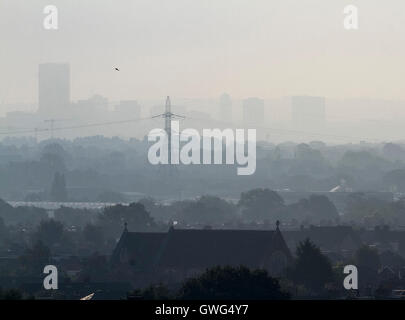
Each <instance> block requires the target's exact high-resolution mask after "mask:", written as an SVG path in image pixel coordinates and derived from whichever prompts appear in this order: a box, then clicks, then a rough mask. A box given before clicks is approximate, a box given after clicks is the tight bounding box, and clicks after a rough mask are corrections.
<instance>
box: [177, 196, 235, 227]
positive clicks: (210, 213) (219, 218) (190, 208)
mask: <svg viewBox="0 0 405 320" xmlns="http://www.w3.org/2000/svg"><path fill="white" fill-rule="evenodd" d="M234 217H235V206H234V205H232V204H231V203H229V202H227V201H225V200H223V199H221V198H218V197H214V196H202V197H200V198H199V199H198V200H196V201H190V202H188V203H187V205H186V206H184V207H183V208H182V209H181V211H180V212H179V213H178V214H177V216H176V218H177V219H178V220H180V221H182V222H186V223H201V224H215V223H224V222H227V221H230V220H232V218H234Z"/></svg>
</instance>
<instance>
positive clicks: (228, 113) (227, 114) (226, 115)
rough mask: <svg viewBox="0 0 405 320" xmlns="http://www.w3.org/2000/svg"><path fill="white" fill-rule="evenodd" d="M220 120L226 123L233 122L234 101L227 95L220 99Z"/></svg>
mask: <svg viewBox="0 0 405 320" xmlns="http://www.w3.org/2000/svg"><path fill="white" fill-rule="evenodd" d="M219 119H220V120H222V121H225V122H231V121H232V100H231V97H230V96H229V94H227V93H224V94H222V95H221V96H220V98H219Z"/></svg>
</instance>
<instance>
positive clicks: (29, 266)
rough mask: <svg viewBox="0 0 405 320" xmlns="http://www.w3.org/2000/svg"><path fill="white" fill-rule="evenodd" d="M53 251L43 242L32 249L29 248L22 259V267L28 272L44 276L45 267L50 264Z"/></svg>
mask: <svg viewBox="0 0 405 320" xmlns="http://www.w3.org/2000/svg"><path fill="white" fill-rule="evenodd" d="M50 257H51V251H50V250H49V248H48V247H47V246H45V245H44V244H43V243H42V242H41V241H37V242H36V243H35V244H34V245H33V246H32V247H31V248H28V249H27V250H26V251H25V253H24V254H23V255H22V256H21V257H20V260H21V266H22V268H23V269H25V271H26V272H28V273H31V274H35V275H39V274H42V271H43V268H44V266H46V265H47V264H49V259H50Z"/></svg>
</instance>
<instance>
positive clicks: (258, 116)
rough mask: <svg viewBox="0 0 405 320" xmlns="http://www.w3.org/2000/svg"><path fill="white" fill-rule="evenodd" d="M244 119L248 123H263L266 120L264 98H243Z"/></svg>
mask: <svg viewBox="0 0 405 320" xmlns="http://www.w3.org/2000/svg"><path fill="white" fill-rule="evenodd" d="M243 121H244V122H245V123H246V124H248V125H261V124H263V122H264V100H263V99H259V98H248V99H245V100H243Z"/></svg>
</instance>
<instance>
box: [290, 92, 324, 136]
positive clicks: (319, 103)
mask: <svg viewBox="0 0 405 320" xmlns="http://www.w3.org/2000/svg"><path fill="white" fill-rule="evenodd" d="M291 111H292V122H293V126H294V128H296V129H304V130H313V131H316V130H317V129H323V128H324V126H325V98H324V97H311V96H294V97H292V98H291Z"/></svg>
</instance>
